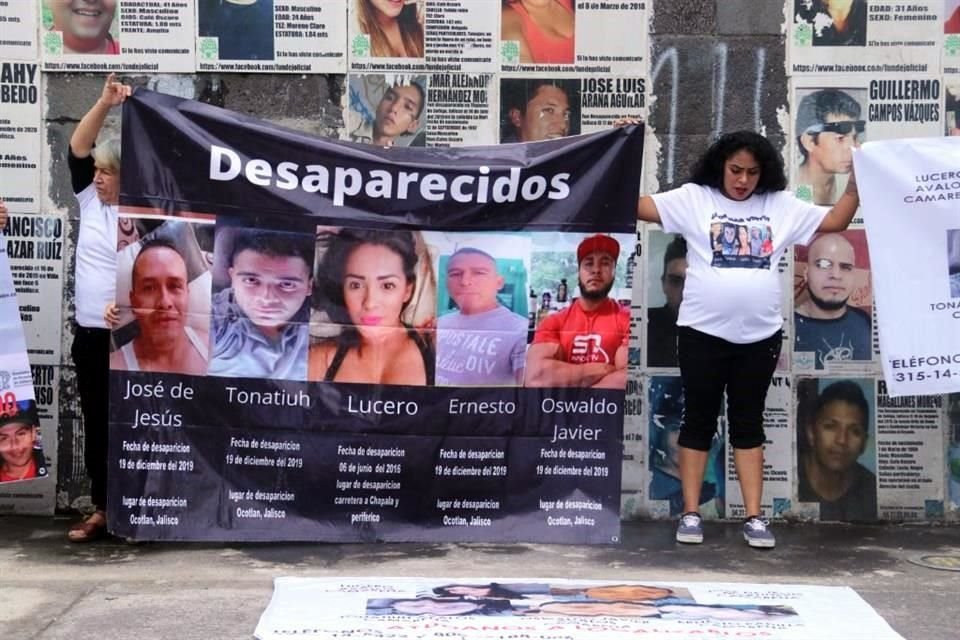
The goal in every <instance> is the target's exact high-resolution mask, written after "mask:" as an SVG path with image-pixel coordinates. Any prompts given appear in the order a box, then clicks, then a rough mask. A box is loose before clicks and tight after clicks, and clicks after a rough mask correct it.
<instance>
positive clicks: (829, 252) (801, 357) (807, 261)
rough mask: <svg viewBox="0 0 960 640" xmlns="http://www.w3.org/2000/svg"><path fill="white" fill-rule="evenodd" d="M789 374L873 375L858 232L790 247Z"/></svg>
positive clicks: (863, 246)
mask: <svg viewBox="0 0 960 640" xmlns="http://www.w3.org/2000/svg"><path fill="white" fill-rule="evenodd" d="M793 275H794V285H793V290H794V297H793V333H794V336H793V370H794V371H796V372H802V371H813V370H816V371H824V370H825V371H827V372H839V371H854V372H855V371H872V370H873V369H874V367H875V365H874V353H873V335H874V331H873V324H874V322H873V320H874V319H873V287H872V284H871V280H870V255H869V253H868V250H867V235H866V232H865V231H864V230H863V229H848V230H846V231H842V232H838V233H818V234H817V235H815V236H814V237H813V240H812V241H811V242H810V244H809V245H806V246H802V245H796V246H794V265H793Z"/></svg>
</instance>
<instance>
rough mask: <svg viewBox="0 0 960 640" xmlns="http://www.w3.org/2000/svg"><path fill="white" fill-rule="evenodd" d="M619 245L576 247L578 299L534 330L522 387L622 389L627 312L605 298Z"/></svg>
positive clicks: (598, 241)
mask: <svg viewBox="0 0 960 640" xmlns="http://www.w3.org/2000/svg"><path fill="white" fill-rule="evenodd" d="M619 256H620V243H618V242H617V241H616V240H615V239H614V238H612V237H611V236H608V235H602V234H597V235H593V236H589V237H587V238H586V239H584V240H583V241H582V242H581V243H580V244H579V245H578V246H577V267H578V280H579V290H580V296H579V297H578V298H576V299H575V300H574V301H573V303H572V304H571V305H570V306H568V307H566V308H565V309H563V310H561V311H558V312H556V313H553V314H550V315H549V316H547V317H546V318H544V320H543V322H541V323H540V325H539V326H538V327H537V331H536V333H535V334H534V337H533V344H531V345H530V348H529V350H528V351H527V371H526V386H528V387H598V388H604V389H624V388H626V383H627V355H628V346H627V344H628V341H629V337H630V311H629V309H627V308H625V307H622V306H621V305H620V303H618V302H617V301H616V300H614V299H612V298H610V297H609V294H610V291H611V290H612V289H613V281H614V276H615V274H616V271H617V258H619Z"/></svg>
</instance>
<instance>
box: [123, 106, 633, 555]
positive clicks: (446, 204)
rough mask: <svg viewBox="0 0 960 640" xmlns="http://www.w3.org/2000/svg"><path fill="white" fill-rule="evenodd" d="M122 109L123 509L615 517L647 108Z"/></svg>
mask: <svg viewBox="0 0 960 640" xmlns="http://www.w3.org/2000/svg"><path fill="white" fill-rule="evenodd" d="M123 132H124V135H123V155H122V157H123V170H122V178H123V184H122V195H121V218H120V240H119V245H118V276H117V278H118V281H117V292H118V305H119V306H120V308H121V321H120V323H119V325H118V326H116V327H115V328H114V332H113V348H114V351H113V353H112V354H111V368H112V372H111V385H110V401H111V406H110V423H111V427H110V429H111V432H110V433H111V437H110V486H109V488H110V492H109V508H108V516H109V521H110V526H111V531H112V532H113V533H115V534H117V535H121V536H125V537H130V538H136V539H169V540H249V541H254V540H325V541H375V540H384V541H517V540H524V541H541V542H571V543H573V542H577V543H610V542H616V541H618V537H619V509H620V468H621V449H622V440H623V409H624V385H625V380H626V361H627V340H628V337H629V336H628V332H629V299H630V292H629V288H628V287H627V286H626V277H625V265H626V262H627V258H628V257H629V254H630V253H631V252H633V251H634V250H635V231H634V227H635V209H636V197H637V193H638V188H639V179H640V169H641V167H640V159H641V157H642V140H643V135H642V129H641V128H639V127H630V128H625V129H617V130H613V129H611V130H610V131H606V132H603V133H600V134H595V135H589V136H577V137H574V138H567V139H562V140H554V141H548V142H542V143H534V144H527V145H501V146H497V147H485V148H464V149H405V148H378V147H371V146H363V145H356V144H351V143H345V142H337V141H331V140H325V139H317V138H312V137H309V136H307V135H305V134H302V133H298V132H294V131H289V130H286V129H283V128H281V127H278V126H275V125H271V124H269V123H266V122H262V121H258V120H253V119H251V118H248V117H246V116H243V115H240V114H236V113H232V112H229V111H225V110H222V109H218V108H215V107H211V106H208V105H204V104H200V103H197V102H193V101H189V100H181V99H178V98H174V97H171V96H166V95H162V94H156V93H151V92H149V91H143V90H141V91H137V92H136V94H135V95H134V96H133V97H132V98H131V99H130V100H128V101H127V102H126V103H125V106H124V113H123ZM568 290H569V294H568Z"/></svg>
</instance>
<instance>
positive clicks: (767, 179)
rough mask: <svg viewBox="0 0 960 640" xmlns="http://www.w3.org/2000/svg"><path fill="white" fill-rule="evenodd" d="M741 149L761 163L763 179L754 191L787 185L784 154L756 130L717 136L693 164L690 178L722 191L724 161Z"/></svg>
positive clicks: (702, 184) (779, 189)
mask: <svg viewBox="0 0 960 640" xmlns="http://www.w3.org/2000/svg"><path fill="white" fill-rule="evenodd" d="M738 151H749V152H750V153H751V154H752V155H753V157H754V159H755V160H756V161H757V164H758V165H759V166H760V180H759V181H758V182H757V188H756V189H755V190H754V193H767V192H771V191H783V190H784V189H786V188H787V175H786V172H785V171H784V169H783V158H781V157H780V154H779V153H777V150H776V149H774V148H773V145H772V144H770V141H769V140H767V139H766V138H765V137H763V136H762V135H760V134H759V133H756V132H754V131H734V132H732V133H725V134H723V135H722V136H720V137H719V138H717V140H716V142H714V143H713V144H712V145H710V148H709V149H707V150H706V151H705V152H704V154H703V155H702V156H700V159H699V160H698V161H697V163H696V164H695V165H694V167H693V171H692V172H691V174H690V180H689V182H692V183H694V184H699V185H701V186H704V187H713V188H714V189H719V190H721V191H722V190H723V165H724V163H725V162H726V161H727V160H728V159H729V158H730V156H732V155H733V154H735V153H736V152H738Z"/></svg>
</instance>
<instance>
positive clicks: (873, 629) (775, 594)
mask: <svg viewBox="0 0 960 640" xmlns="http://www.w3.org/2000/svg"><path fill="white" fill-rule="evenodd" d="M254 637H256V638H258V639H259V640H277V639H281V638H290V637H298V638H380V637H390V638H396V639H398V640H443V639H448V638H457V639H458V640H511V639H513V638H543V639H545V640H546V639H558V640H559V639H561V638H562V639H563V640H587V639H590V638H603V639H604V640H627V639H628V638H639V637H646V638H737V637H741V638H756V637H760V638H769V639H770V640H810V639H811V638H873V639H874V640H902V637H901V636H900V635H899V634H898V633H896V632H895V631H894V630H893V629H891V628H890V626H889V625H888V624H887V623H886V622H885V621H884V620H883V618H881V617H880V616H879V615H877V613H876V611H874V610H873V609H872V608H871V607H870V605H868V604H867V603H866V602H865V601H864V600H863V599H862V598H861V597H860V596H859V595H857V593H856V592H855V591H853V590H852V589H850V588H848V587H819V586H809V585H785V584H762V585H760V584H743V583H740V584H736V583H722V582H721V583H717V582H682V581H677V582H666V583H665V582H639V581H632V580H631V581H625V582H624V581H617V582H613V581H608V582H603V581H598V580H580V581H578V580H563V579H561V580H556V579H538V578H525V579H516V578H514V579H500V578H493V579H491V578H434V579H429V580H428V579H424V578H352V577H351V578H290V577H281V578H276V579H275V580H274V591H273V597H272V598H271V599H270V604H269V605H268V606H267V609H266V611H264V612H263V614H262V615H261V616H260V620H259V622H258V623H257V628H256V629H255V630H254Z"/></svg>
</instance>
